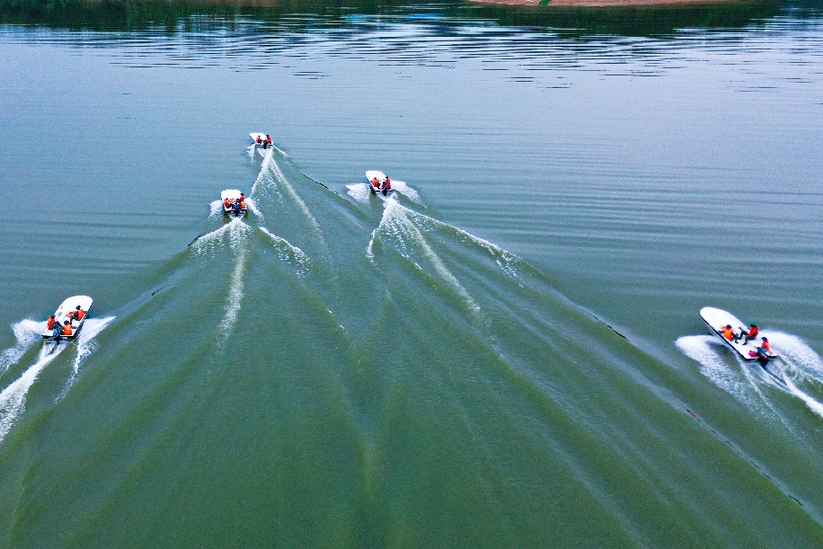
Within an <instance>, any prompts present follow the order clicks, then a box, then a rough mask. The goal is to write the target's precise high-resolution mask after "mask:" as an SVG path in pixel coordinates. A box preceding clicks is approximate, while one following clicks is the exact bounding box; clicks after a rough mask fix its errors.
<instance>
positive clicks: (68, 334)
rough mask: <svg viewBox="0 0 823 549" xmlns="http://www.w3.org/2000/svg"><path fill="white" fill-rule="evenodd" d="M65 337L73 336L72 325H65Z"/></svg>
mask: <svg viewBox="0 0 823 549" xmlns="http://www.w3.org/2000/svg"><path fill="white" fill-rule="evenodd" d="M63 335H67V336H70V335H71V323H69V324H63Z"/></svg>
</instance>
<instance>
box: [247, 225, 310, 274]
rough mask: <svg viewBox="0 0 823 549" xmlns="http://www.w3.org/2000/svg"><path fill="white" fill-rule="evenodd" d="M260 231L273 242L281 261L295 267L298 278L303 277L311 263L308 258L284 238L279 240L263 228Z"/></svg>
mask: <svg viewBox="0 0 823 549" xmlns="http://www.w3.org/2000/svg"><path fill="white" fill-rule="evenodd" d="M258 228H259V229H260V231H261V232H262V233H263V234H265V235H266V236H268V237H269V238H271V239H272V240H273V241H274V245H275V249H276V250H277V253H278V254H279V257H280V260H281V261H286V262H289V263H293V264H295V265H296V266H297V274H298V275H299V276H303V275H305V274H306V272H307V271H308V269H309V265H310V263H311V261H310V260H309V256H307V255H306V254H305V252H303V250H301V249H300V248H298V247H297V246H294V245H293V244H292V243H291V242H289V241H288V240H286V239H285V238H281V237H279V236H277V235H276V234H274V233H272V232H270V231H269V230H268V229H267V228H265V227H258Z"/></svg>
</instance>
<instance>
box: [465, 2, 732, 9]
mask: <svg viewBox="0 0 823 549" xmlns="http://www.w3.org/2000/svg"><path fill="white" fill-rule="evenodd" d="M469 1H470V2H471V3H474V4H486V5H492V4H498V5H508V6H541V5H545V6H547V7H555V6H556V7H569V8H621V7H654V6H672V7H674V6H709V5H713V4H733V3H742V2H743V0H549V2H548V3H545V4H544V2H543V1H541V0H469Z"/></svg>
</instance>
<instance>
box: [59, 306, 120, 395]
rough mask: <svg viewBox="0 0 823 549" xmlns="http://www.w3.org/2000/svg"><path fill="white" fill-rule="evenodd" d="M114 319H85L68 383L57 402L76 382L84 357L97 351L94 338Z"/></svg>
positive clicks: (110, 317)
mask: <svg viewBox="0 0 823 549" xmlns="http://www.w3.org/2000/svg"><path fill="white" fill-rule="evenodd" d="M114 318H115V317H113V316H107V317H105V318H87V319H86V321H85V322H84V323H83V329H82V330H81V331H80V335H79V336H77V355H76V356H75V357H74V363H73V364H72V367H71V375H70V376H69V379H68V381H67V382H66V387H65V389H63V392H62V393H60V396H59V397H57V400H62V399H63V397H65V396H66V394H67V393H68V392H69V389H71V386H72V385H74V382H75V381H76V380H77V374H78V373H79V372H80V367H81V366H82V365H83V361H84V360H86V357H88V356H89V355H91V354H92V353H94V351H96V350H97V343H96V342H95V341H94V338H95V336H97V335H98V334H99V333H100V332H102V331H103V329H105V327H106V326H108V325H109V324H110V323H111V321H112V320H114Z"/></svg>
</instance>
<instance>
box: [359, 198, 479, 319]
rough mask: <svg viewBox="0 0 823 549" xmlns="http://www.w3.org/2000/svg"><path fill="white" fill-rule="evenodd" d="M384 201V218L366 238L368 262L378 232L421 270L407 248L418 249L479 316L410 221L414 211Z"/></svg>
mask: <svg viewBox="0 0 823 549" xmlns="http://www.w3.org/2000/svg"><path fill="white" fill-rule="evenodd" d="M384 204H385V206H384V208H385V209H384V210H383V218H382V219H381V220H380V224H379V225H378V226H377V228H376V229H375V230H374V231H372V237H371V240H369V244H368V246H367V248H366V254H367V256H368V258H369V261H371V262H372V263H374V251H373V246H374V240H375V238H376V237H377V236H378V235H381V236H382V237H383V238H385V239H387V240H391V241H393V242H396V243H397V247H398V251H399V252H400V253H401V254H402V255H403V257H405V258H406V259H408V260H409V261H410V262H412V263H414V265H415V266H416V267H417V268H418V269H420V265H419V264H418V263H417V262H416V261H415V260H414V258H413V257H412V255H411V253H410V249H415V250H418V251H419V252H420V253H421V254H422V255H423V257H424V258H425V259H426V260H427V261H428V262H429V263H430V264H431V265H432V267H434V270H435V272H436V273H437V274H438V275H440V277H441V278H442V279H443V280H445V281H446V283H447V284H449V285H450V286H451V287H452V288H453V289H454V290H455V291H456V292H457V294H458V295H459V296H460V297H461V298H462V299H463V301H464V302H465V304H466V306H467V307H468V308H469V310H471V311H472V313H474V314H475V315H478V314H479V313H480V305H478V303H477V302H476V301H475V300H474V298H473V297H472V296H471V295H470V294H469V292H468V291H467V290H466V288H464V287H463V285H462V284H460V281H459V280H457V277H455V276H454V275H453V274H452V273H451V271H449V269H448V267H446V264H445V263H443V260H442V259H440V257H439V256H438V255H437V253H436V252H435V251H434V250H433V249H432V247H431V246H430V245H429V243H428V242H426V238H425V237H424V236H423V232H422V231H421V230H420V229H419V228H418V227H417V226H416V225H415V224H414V223H413V221H412V220H413V216H412V215H411V214H414V212H412V211H411V210H409V209H408V208H405V207H403V206H402V205H401V204H400V203H399V202H397V201H396V200H393V199H390V200H386V201H385V202H384Z"/></svg>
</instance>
